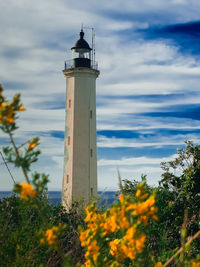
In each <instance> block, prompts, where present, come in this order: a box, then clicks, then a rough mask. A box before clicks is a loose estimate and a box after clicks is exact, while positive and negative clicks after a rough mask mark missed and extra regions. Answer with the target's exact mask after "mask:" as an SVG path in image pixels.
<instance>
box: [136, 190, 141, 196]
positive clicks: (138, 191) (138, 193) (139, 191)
mask: <svg viewBox="0 0 200 267" xmlns="http://www.w3.org/2000/svg"><path fill="white" fill-rule="evenodd" d="M140 195H141V190H140V189H138V190H137V192H136V194H135V196H136V197H139V196H140Z"/></svg>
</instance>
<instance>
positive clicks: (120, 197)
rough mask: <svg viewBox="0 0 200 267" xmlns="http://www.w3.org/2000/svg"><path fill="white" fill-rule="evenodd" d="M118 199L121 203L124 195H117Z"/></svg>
mask: <svg viewBox="0 0 200 267" xmlns="http://www.w3.org/2000/svg"><path fill="white" fill-rule="evenodd" d="M119 200H120V202H121V203H122V202H124V195H120V196H119Z"/></svg>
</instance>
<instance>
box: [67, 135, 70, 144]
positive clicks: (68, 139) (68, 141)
mask: <svg viewBox="0 0 200 267" xmlns="http://www.w3.org/2000/svg"><path fill="white" fill-rule="evenodd" d="M67 144H68V146H69V145H70V136H68V137H67Z"/></svg>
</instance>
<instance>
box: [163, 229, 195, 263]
mask: <svg viewBox="0 0 200 267" xmlns="http://www.w3.org/2000/svg"><path fill="white" fill-rule="evenodd" d="M199 236H200V230H199V231H198V232H197V233H196V234H195V235H193V236H191V237H190V238H189V240H188V242H187V243H186V244H185V247H186V246H189V245H190V243H192V241H193V240H195V239H197V238H198V237H199ZM182 251H183V248H182V247H181V248H179V250H178V251H177V252H176V253H175V254H174V255H173V256H172V257H171V258H170V259H169V260H168V261H167V262H166V263H165V264H164V265H163V267H166V266H168V265H169V264H170V263H171V262H172V261H173V260H174V259H175V258H176V257H177V256H178V255H179V254H180V253H181V252H182Z"/></svg>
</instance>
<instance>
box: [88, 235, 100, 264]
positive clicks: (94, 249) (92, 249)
mask: <svg viewBox="0 0 200 267" xmlns="http://www.w3.org/2000/svg"><path fill="white" fill-rule="evenodd" d="M99 249H100V247H99V246H98V245H97V241H96V240H93V241H92V242H91V243H90V244H89V245H88V253H89V255H90V256H91V257H92V258H93V259H94V261H95V262H96V261H97V258H98V252H99Z"/></svg>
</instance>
